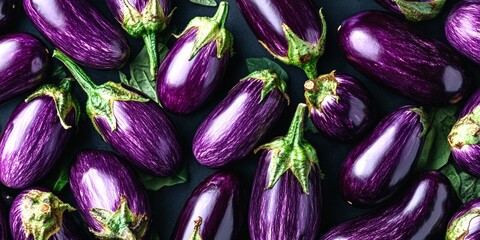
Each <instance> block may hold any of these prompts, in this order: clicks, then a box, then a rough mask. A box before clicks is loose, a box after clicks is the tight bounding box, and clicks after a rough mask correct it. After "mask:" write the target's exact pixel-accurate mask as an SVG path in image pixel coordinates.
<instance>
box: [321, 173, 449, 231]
mask: <svg viewBox="0 0 480 240" xmlns="http://www.w3.org/2000/svg"><path fill="white" fill-rule="evenodd" d="M453 198H454V193H453V192H452V189H451V185H450V182H449V181H448V179H447V178H446V177H445V176H444V175H443V174H442V173H440V172H438V171H429V172H425V173H423V174H422V175H421V176H420V177H418V178H417V179H416V180H415V181H414V182H413V183H412V184H411V185H410V187H409V189H408V191H407V192H406V193H405V194H404V195H403V197H402V198H400V199H398V200H397V201H396V202H395V203H393V204H391V205H390V206H386V207H383V208H381V209H378V210H376V211H375V212H372V213H367V214H366V215H363V216H360V217H357V218H354V219H352V220H349V221H346V222H344V223H341V224H340V225H338V226H336V227H334V228H332V229H330V230H329V231H328V232H327V233H326V234H325V235H323V236H322V237H321V238H320V239H321V240H333V239H336V240H340V239H341V240H349V239H351V240H357V239H370V240H384V239H388V240H407V239H412V240H414V239H441V238H442V237H443V234H444V230H445V228H446V226H447V223H448V220H449V217H450V212H451V211H452V210H453V209H452V208H453ZM437 235H441V236H440V237H439V236H437Z"/></svg>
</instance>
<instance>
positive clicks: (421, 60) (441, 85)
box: [338, 11, 471, 105]
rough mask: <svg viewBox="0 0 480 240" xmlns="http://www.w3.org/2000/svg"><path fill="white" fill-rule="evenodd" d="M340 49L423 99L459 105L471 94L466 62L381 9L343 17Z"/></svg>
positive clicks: (374, 76) (361, 65)
mask: <svg viewBox="0 0 480 240" xmlns="http://www.w3.org/2000/svg"><path fill="white" fill-rule="evenodd" d="M338 35H339V37H338V41H339V45H340V50H341V52H342V53H343V55H344V56H345V57H346V58H347V60H348V62H349V63H350V64H352V65H353V66H354V67H355V68H357V69H358V70H359V71H360V72H362V73H364V74H365V75H367V76H369V77H371V78H372V79H375V80H377V81H378V82H379V83H381V84H383V85H385V86H387V87H390V88H392V89H394V90H396V91H397V92H399V93H401V94H403V95H404V96H406V97H408V98H411V99H413V100H415V101H417V102H419V103H421V104H427V105H447V104H455V103H458V102H459V101H460V100H462V99H463V98H464V97H466V96H467V93H468V90H469V86H470V84H471V80H470V78H469V77H468V76H467V75H466V71H465V70H464V62H463V61H462V60H461V59H460V57H459V56H458V55H457V54H456V53H455V52H454V51H453V50H452V49H451V48H449V47H448V46H447V45H445V44H443V43H442V42H440V41H438V40H436V39H433V38H430V37H428V36H425V35H423V34H422V33H421V32H418V31H417V30H416V29H414V28H413V27H411V26H409V25H408V24H407V23H406V22H404V21H402V20H401V19H399V18H397V17H395V16H393V15H391V14H388V13H386V12H381V11H363V12H360V13H358V14H356V15H354V16H352V17H350V18H348V19H347V20H345V21H343V23H342V25H341V26H340V28H339V31H338Z"/></svg>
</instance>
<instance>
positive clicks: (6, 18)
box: [0, 0, 17, 31]
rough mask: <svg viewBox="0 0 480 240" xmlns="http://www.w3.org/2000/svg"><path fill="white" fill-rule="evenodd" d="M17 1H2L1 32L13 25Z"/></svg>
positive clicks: (0, 2) (0, 3)
mask: <svg viewBox="0 0 480 240" xmlns="http://www.w3.org/2000/svg"><path fill="white" fill-rule="evenodd" d="M16 6H17V0H0V31H5V30H6V28H7V27H9V26H10V25H11V23H12V19H13V17H14V15H15V11H16V10H15V7H16Z"/></svg>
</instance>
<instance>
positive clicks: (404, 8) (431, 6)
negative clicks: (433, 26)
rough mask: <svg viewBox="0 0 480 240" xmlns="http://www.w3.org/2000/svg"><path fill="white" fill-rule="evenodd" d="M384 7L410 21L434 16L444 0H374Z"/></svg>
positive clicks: (440, 8) (443, 3) (440, 9)
mask: <svg viewBox="0 0 480 240" xmlns="http://www.w3.org/2000/svg"><path fill="white" fill-rule="evenodd" d="M376 1H377V3H378V4H380V5H382V6H383V7H384V8H386V9H388V10H390V11H392V12H394V13H396V14H398V15H401V16H403V17H405V18H406V19H408V20H409V21H412V22H419V21H424V20H429V19H432V18H435V17H436V16H437V15H438V14H439V13H440V11H442V8H443V5H445V0H376Z"/></svg>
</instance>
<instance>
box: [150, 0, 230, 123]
mask: <svg viewBox="0 0 480 240" xmlns="http://www.w3.org/2000/svg"><path fill="white" fill-rule="evenodd" d="M227 15H228V3H227V2H221V3H220V6H219V8H218V11H217V13H216V14H215V16H213V17H212V18H207V17H196V18H194V19H193V20H192V21H191V22H190V23H189V24H188V26H187V27H186V29H185V30H184V31H183V33H182V34H181V35H180V37H179V39H178V40H177V42H176V43H175V44H174V45H173V47H172V49H171V50H170V52H169V53H168V54H167V56H166V58H165V60H164V61H163V62H162V65H161V66H160V70H158V71H159V72H158V77H157V95H158V98H159V100H160V102H161V103H162V106H163V107H164V108H165V109H167V110H169V111H171V112H174V113H180V114H185V113H190V112H192V111H193V110H195V109H197V108H198V107H200V106H201V105H202V104H203V103H204V102H205V100H206V99H207V98H208V97H209V96H210V95H211V94H212V92H213V90H215V88H216V86H217V85H218V83H219V81H220V80H221V79H222V78H223V76H224V75H225V69H226V66H227V64H228V60H229V58H230V55H231V54H233V50H232V44H233V36H232V34H231V33H230V32H229V31H228V30H227V29H226V28H225V22H226V20H227Z"/></svg>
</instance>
